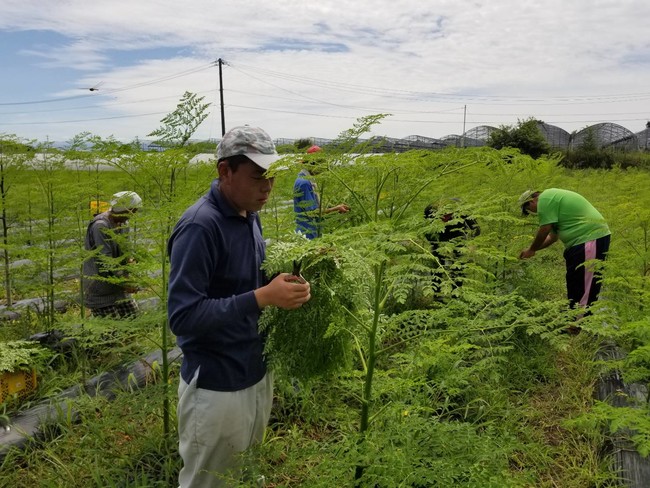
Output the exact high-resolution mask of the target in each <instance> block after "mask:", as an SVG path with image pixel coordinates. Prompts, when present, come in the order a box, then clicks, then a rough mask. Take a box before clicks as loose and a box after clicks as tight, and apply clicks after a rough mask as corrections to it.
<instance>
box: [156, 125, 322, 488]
mask: <svg viewBox="0 0 650 488" xmlns="http://www.w3.org/2000/svg"><path fill="white" fill-rule="evenodd" d="M277 159H279V156H278V154H277V153H276V151H275V146H274V145H273V141H272V140H271V138H270V137H269V136H268V134H267V133H266V132H264V131H263V130H262V129H259V128H255V127H249V126H243V127H235V128H234V129H232V130H230V131H229V132H228V133H226V134H225V135H224V136H223V138H222V140H221V142H220V144H219V146H218V148H217V160H218V163H217V169H218V174H219V177H218V179H216V180H214V181H213V182H212V185H211V187H210V190H209V191H208V193H207V194H206V195H204V196H203V197H201V198H200V199H199V200H198V201H197V202H196V203H195V204H194V205H192V206H191V207H190V208H188V209H187V210H186V211H185V213H184V214H183V216H182V217H181V218H180V220H179V221H178V223H177V224H176V226H175V228H174V230H173V232H172V235H171V237H170V239H169V243H168V253H169V256H170V262H171V268H170V275H169V294H168V304H167V308H168V316H169V325H170V328H171V330H172V332H173V333H174V334H175V335H176V336H177V343H178V345H179V347H180V348H181V350H182V351H183V362H182V365H181V379H180V384H179V388H178V409H177V417H178V429H179V452H180V455H181V457H182V459H183V468H182V469H181V471H180V474H179V484H180V486H181V487H182V488H188V487H199V486H200V487H202V488H204V487H219V486H230V484H231V483H234V484H236V483H237V482H238V480H239V478H240V476H241V474H242V470H243V467H242V465H241V456H240V454H241V453H242V452H243V451H245V450H246V449H248V448H249V447H251V446H252V445H254V444H255V443H258V442H260V441H261V440H262V437H263V434H264V430H265V428H266V425H267V422H268V420H269V416H270V413H271V404H272V400H273V376H272V372H271V371H267V364H266V359H265V357H264V343H265V337H264V335H263V334H261V333H260V332H259V330H258V318H259V316H260V313H261V310H262V309H263V308H264V307H267V306H271V305H273V306H277V307H281V308H284V309H289V310H290V309H296V308H298V307H301V306H302V305H303V304H304V303H305V302H307V301H308V300H309V299H310V297H311V295H310V289H309V283H307V282H306V281H305V280H304V279H302V278H297V277H294V276H292V275H291V274H289V273H280V274H279V275H278V276H276V277H275V278H274V279H273V280H271V281H269V280H267V278H266V277H265V276H264V273H263V271H262V269H261V265H262V262H263V261H264V257H265V242H264V239H263V237H262V227H261V223H260V217H259V215H258V213H257V212H258V211H259V210H261V209H262V207H263V206H264V204H265V203H266V202H267V200H268V198H269V194H270V192H271V189H272V187H273V179H272V178H268V177H267V175H266V171H267V170H268V169H269V167H270V165H271V164H272V163H273V162H274V161H276V160H277ZM236 486H238V485H237V484H236Z"/></svg>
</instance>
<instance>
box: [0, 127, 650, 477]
mask: <svg viewBox="0 0 650 488" xmlns="http://www.w3.org/2000/svg"><path fill="white" fill-rule="evenodd" d="M349 142H350V144H349V145H347V146H346V145H341V146H339V147H337V148H333V149H332V150H331V151H330V150H326V151H324V152H322V153H317V156H314V158H318V160H317V161H316V165H317V166H318V168H319V169H320V172H319V173H318V175H317V176H316V180H317V182H318V186H319V189H320V192H321V198H322V206H323V207H327V206H329V205H330V204H332V205H333V204H338V203H341V202H345V203H347V204H348V205H349V206H350V208H351V211H350V212H349V213H347V214H328V215H326V216H324V218H323V226H322V236H321V237H320V238H318V239H315V240H313V241H308V240H306V239H304V238H302V237H301V236H299V235H297V234H295V233H294V220H293V218H294V216H293V206H292V191H293V190H292V187H293V181H294V179H295V177H296V174H297V172H298V171H299V167H300V163H299V161H298V160H297V158H296V157H294V156H288V157H287V159H286V160H284V161H283V162H282V164H280V165H279V167H278V168H277V170H276V173H275V186H274V190H273V193H272V198H271V200H270V201H269V203H268V204H267V206H266V207H265V209H264V210H263V211H262V212H261V217H262V222H263V226H264V233H265V237H266V238H267V240H268V248H267V260H266V262H265V265H264V266H265V269H266V271H267V272H268V274H269V275H272V274H274V273H276V272H278V271H286V272H288V271H290V270H291V266H292V262H293V261H294V260H296V261H297V260H301V261H302V270H303V271H302V274H303V276H304V277H305V278H306V279H307V280H308V281H309V282H310V283H311V288H312V300H311V301H310V302H309V303H307V304H306V305H305V306H304V307H302V308H301V309H299V310H296V311H290V312H288V311H283V310H279V309H268V310H265V312H264V314H263V316H262V320H261V324H260V326H261V327H263V328H264V329H265V330H266V331H267V333H268V335H269V341H268V351H267V353H268V357H269V360H270V362H271V364H272V365H273V368H274V371H275V380H276V395H275V397H276V398H275V403H274V409H273V412H272V418H271V423H270V425H269V428H268V429H267V434H266V437H265V440H264V442H263V443H262V444H261V445H260V446H259V447H258V448H256V449H255V450H254V451H253V452H250V453H246V454H247V456H249V457H250V458H251V460H252V462H253V464H254V465H255V466H256V467H257V469H258V471H259V474H260V475H263V476H264V478H265V480H266V486H268V487H294V486H305V487H334V486H364V487H365V486H367V487H389V488H392V487H398V486H402V487H476V488H479V487H480V488H486V487H494V488H503V487H549V488H551V487H562V488H578V487H584V488H587V487H601V486H614V485H615V484H616V480H617V478H618V477H619V474H618V473H616V472H615V471H614V469H613V466H614V464H613V458H614V452H613V449H612V447H611V446H612V445H614V444H615V443H616V442H619V441H620V439H623V440H624V441H625V442H628V443H629V445H630V446H631V447H632V448H633V449H635V450H637V451H638V452H639V453H640V454H641V455H643V456H645V455H647V454H648V453H649V452H650V442H649V441H648V439H650V422H648V405H647V402H645V403H643V402H641V403H640V404H638V405H633V406H630V407H626V408H616V407H614V406H613V405H612V404H610V403H609V402H607V401H601V400H598V399H596V398H595V396H594V391H595V389H596V385H597V383H598V381H599V378H602V377H606V376H608V375H610V374H612V372H613V371H616V372H618V373H620V375H621V376H622V378H623V379H624V381H625V382H626V383H636V384H640V385H643V386H644V387H645V385H647V383H648V381H649V380H650V316H649V315H648V312H647V310H648V307H649V306H650V284H649V283H648V281H649V279H650V191H649V190H650V173H649V172H648V169H643V168H633V167H630V168H627V169H622V168H621V167H614V168H612V169H585V170H570V169H566V168H563V167H562V166H561V165H560V164H559V162H560V158H561V156H559V155H551V156H546V157H541V158H539V159H537V160H533V159H532V158H530V157H529V156H525V155H522V154H520V153H519V152H518V151H517V150H514V149H501V150H494V149H491V148H487V147H484V148H471V149H454V148H450V149H445V150H441V151H411V152H407V153H403V154H380V155H363V154H361V155H359V153H363V148H358V147H355V146H354V140H353V138H352V139H351V140H350V141H349ZM43 154H44V156H43ZM189 160H190V155H189V154H186V153H184V152H183V151H182V150H168V151H164V152H160V153H143V152H137V151H135V152H124V151H123V150H118V149H116V148H115V147H112V146H111V145H107V146H106V147H101V148H99V149H95V150H93V151H72V150H71V151H63V152H60V151H56V152H55V151H47V148H45V149H44V151H42V152H41V156H40V157H38V158H36V157H35V156H34V155H33V154H30V153H17V154H14V155H7V154H0V163H1V164H0V193H1V194H0V197H1V198H2V199H1V207H0V210H1V211H2V215H1V217H2V224H3V231H4V234H3V235H4V242H3V243H2V244H1V245H0V250H1V251H2V253H1V254H2V262H0V269H1V270H2V276H3V286H2V288H0V304H1V305H4V306H5V307H6V308H5V310H13V308H12V307H13V305H14V304H16V303H19V302H20V301H21V300H24V299H28V298H38V299H40V303H42V306H41V307H38V308H25V309H22V313H20V315H19V317H17V318H16V317H14V318H13V320H9V319H5V320H3V321H2V322H0V341H1V342H0V366H1V367H2V368H0V369H1V370H0V372H2V371H10V370H12V369H14V368H15V369H21V368H22V369H31V368H34V369H35V370H36V373H37V376H38V385H37V387H36V389H35V391H33V392H32V393H31V394H30V395H29V396H27V397H25V398H16V397H11V398H7V399H6V401H5V403H3V404H2V406H1V407H0V409H1V410H0V414H1V415H0V419H4V420H5V422H7V421H8V419H10V418H11V417H12V416H13V415H16V414H18V413H20V412H21V411H24V410H27V409H29V408H30V407H33V406H34V405H36V404H38V403H39V402H43V401H48V399H53V398H57V395H58V394H59V393H60V392H62V391H64V390H65V389H67V388H69V387H71V386H74V385H78V384H82V383H84V382H86V381H87V380H88V379H89V378H92V377H94V376H96V375H98V374H100V373H102V372H104V371H108V370H110V369H112V368H115V367H116V366H119V365H121V364H125V363H130V362H132V361H136V360H137V359H138V358H140V357H142V356H144V355H146V354H148V353H150V352H151V351H153V350H157V349H163V350H165V351H167V350H169V349H171V348H172V347H173V346H174V338H173V337H172V336H171V333H169V332H168V329H167V323H166V315H165V307H164V304H165V300H166V295H165V293H166V286H167V282H166V279H167V269H168V264H167V259H166V255H165V248H166V241H167V238H168V236H169V234H170V232H171V229H172V227H173V225H174V223H175V222H176V220H177V219H178V217H179V216H180V215H181V213H182V211H183V210H184V209H185V208H186V207H187V206H189V205H190V204H191V203H192V202H194V201H195V200H196V198H198V197H199V196H200V195H202V194H203V193H204V192H205V191H207V189H208V186H209V182H210V181H211V179H212V178H214V176H215V174H216V172H215V168H214V165H213V164H207V163H197V164H192V165H190V164H189ZM551 187H559V188H565V189H569V190H574V191H577V192H579V193H581V194H582V195H584V196H585V197H586V198H587V199H588V200H590V201H591V202H592V203H593V204H594V206H595V207H596V208H598V209H599V210H600V211H601V213H602V214H603V215H604V217H605V218H606V219H607V220H608V223H609V225H610V228H611V230H612V245H611V249H610V254H609V256H608V259H607V261H606V263H605V265H604V267H603V275H604V278H603V291H602V293H601V299H600V300H599V301H598V303H597V305H596V306H595V307H594V310H593V312H594V313H593V314H592V315H590V316H588V317H584V318H582V319H580V318H579V317H577V312H576V311H572V310H569V309H568V307H567V303H566V299H565V285H564V260H563V257H562V248H561V244H556V245H555V246H553V247H551V248H549V249H546V250H544V251H541V252H538V254H537V255H536V256H535V257H534V258H533V259H531V260H527V261H521V260H519V259H518V255H519V252H520V251H521V250H522V249H523V248H525V247H527V246H528V245H529V244H530V242H531V241H532V238H533V236H534V233H535V231H536V220H535V218H534V217H532V218H531V217H529V218H527V219H526V218H523V217H521V215H520V210H519V208H518V207H517V198H518V196H519V195H520V194H521V192H522V191H524V190H526V189H540V190H541V189H545V188H551ZM121 190H133V191H136V192H138V194H139V195H141V196H142V198H143V201H144V206H143V209H142V210H141V211H140V212H139V213H138V214H136V215H135V216H134V217H133V219H132V221H131V226H132V232H131V237H130V249H131V252H132V254H133V257H134V258H135V264H133V265H131V266H132V267H131V269H130V272H131V275H132V276H134V277H135V278H136V279H137V281H138V283H139V286H140V291H139V292H138V294H137V295H136V298H137V299H139V300H151V303H153V304H154V305H153V306H150V307H148V308H147V309H146V310H145V311H144V312H143V313H142V314H141V315H140V316H138V317H137V318H135V319H133V320H128V321H111V320H107V319H103V320H100V319H97V318H92V317H89V316H88V315H89V314H88V313H87V311H86V310H84V309H83V307H81V306H80V305H79V294H80V283H79V272H80V268H81V263H82V262H83V260H84V258H85V257H87V254H86V252H85V251H84V250H83V241H84V235H85V230H86V225H87V223H88V222H89V220H90V217H91V211H90V204H91V202H99V201H107V200H108V199H109V198H110V195H111V194H113V193H115V192H117V191H121ZM430 204H433V205H434V206H435V207H436V212H437V213H436V215H443V214H447V213H453V214H454V215H455V216H458V215H467V216H471V217H473V218H474V219H475V220H476V221H477V222H478V225H479V226H480V235H478V236H476V237H473V238H471V239H461V241H460V242H458V243H456V245H452V244H444V245H442V246H441V247H440V249H439V250H438V252H439V253H441V254H442V255H443V256H445V259H440V258H438V257H436V256H435V255H434V254H433V253H432V252H431V247H430V245H429V242H428V241H427V236H428V235H432V234H436V233H437V232H440V231H441V230H442V229H443V226H444V223H443V222H442V221H441V220H440V219H425V218H424V209H425V207H427V205H430ZM59 303H64V304H66V306H65V307H64V310H61V307H60V306H55V305H57V304H59ZM576 320H580V326H581V328H582V332H581V333H580V334H578V335H571V334H566V333H564V332H565V330H566V327H567V326H569V325H571V324H574V323H575V322H576ZM53 330H57V331H61V332H62V333H63V335H64V336H65V337H66V338H72V339H74V344H73V345H72V347H70V348H69V349H65V350H60V349H58V350H57V349H51V348H47V347H45V346H43V345H41V344H35V343H33V342H30V341H26V339H27V338H28V337H30V336H31V335H33V334H35V333H39V332H47V331H53ZM612 343H615V344H617V345H618V346H620V348H621V349H622V350H624V351H625V352H626V355H625V356H624V357H622V358H619V359H617V360H611V361H604V360H601V359H599V358H600V356H599V355H598V352H599V350H601V349H602V348H603V347H604V345H606V344H612ZM178 370H179V364H178V362H177V361H171V362H169V363H168V362H167V361H163V363H161V364H159V365H156V367H155V368H154V372H155V374H154V375H153V376H152V377H151V378H149V380H148V384H147V385H146V387H143V388H136V387H133V386H132V385H131V386H129V385H128V384H127V385H124V388H123V389H121V390H120V391H117V392H115V394H114V395H112V396H110V397H106V396H102V395H85V394H84V395H80V396H78V397H76V398H71V399H69V400H68V401H67V402H66V403H65V405H67V408H62V409H61V412H60V415H59V418H58V419H57V421H56V422H52V423H51V424H50V425H48V426H47V428H46V429H45V430H44V432H43V435H41V436H40V437H39V438H38V439H34V440H33V441H32V442H30V443H29V444H28V446H27V448H26V449H25V450H11V451H9V452H8V453H7V454H6V456H5V457H4V460H3V461H2V467H1V472H0V486H7V487H14V488H22V487H25V488H27V487H29V488H32V487H36V486H42V487H71V486H84V487H95V486H96V487H106V486H115V487H168V486H176V477H177V473H178V470H179V469H180V459H179V457H178V454H177V451H176V442H177V433H176V428H175V412H174V409H175V402H176V387H177V385H178ZM73 413H74V414H73Z"/></svg>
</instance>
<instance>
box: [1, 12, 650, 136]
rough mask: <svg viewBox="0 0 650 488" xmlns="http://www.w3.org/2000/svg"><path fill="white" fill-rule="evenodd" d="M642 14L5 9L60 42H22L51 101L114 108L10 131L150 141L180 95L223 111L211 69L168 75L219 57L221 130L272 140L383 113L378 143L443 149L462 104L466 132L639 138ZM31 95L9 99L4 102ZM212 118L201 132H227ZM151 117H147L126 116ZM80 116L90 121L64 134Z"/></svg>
mask: <svg viewBox="0 0 650 488" xmlns="http://www.w3.org/2000/svg"><path fill="white" fill-rule="evenodd" d="M648 18H650V3H648V2H642V1H637V0H630V1H626V2H621V1H610V0H600V1H587V0H574V1H572V2H566V1H559V0H547V1H544V2H541V1H532V0H531V1H521V0H520V1H515V0H500V1H491V2H488V1H478V0H477V1H444V0H438V1H429V2H421V1H413V0H402V1H386V0H383V1H373V2H369V1H359V2H342V1H333V0H329V1H328V0H322V1H319V2H302V1H288V0H279V1H275V2H262V1H253V0H248V1H246V0H242V1H239V2H219V3H217V2H212V1H207V0H194V1H190V2H183V3H179V2H171V1H167V0H165V1H156V2H153V1H133V0H131V1H128V2H126V1H123V0H115V1H112V2H104V3H99V4H97V3H96V4H92V5H88V4H87V2H82V1H78V0H70V1H66V2H43V1H17V0H5V1H4V2H3V3H2V5H1V6H0V41H1V39H2V37H1V36H2V35H3V32H16V31H21V30H26V31H28V30H41V31H42V30H45V31H52V32H55V33H58V34H59V35H60V36H62V37H61V40H59V41H57V42H55V43H53V44H52V45H48V46H42V45H40V46H39V45H30V44H29V43H28V44H26V45H24V46H21V47H20V51H21V52H22V53H27V54H30V56H23V57H24V58H25V59H26V60H28V61H29V62H32V63H33V64H37V65H42V66H43V69H44V71H43V73H44V75H43V78H44V79H45V78H46V73H48V72H50V73H54V72H57V73H61V76H64V74H67V76H68V77H69V78H70V79H71V81H70V83H68V86H67V88H66V89H59V90H57V95H56V96H75V94H78V88H79V87H89V86H94V85H95V84H96V83H98V82H100V81H101V82H103V84H102V86H101V89H100V90H99V91H98V92H93V93H92V95H93V96H94V97H95V98H87V99H84V103H89V102H92V103H93V104H95V105H101V106H102V107H103V109H104V110H103V111H100V110H99V108H97V109H95V108H92V109H88V108H84V109H80V110H79V111H78V113H76V112H74V111H70V110H66V111H65V113H62V114H57V113H47V114H44V113H42V112H41V113H35V114H33V115H31V120H38V121H43V120H44V119H47V120H50V121H51V123H50V124H49V125H43V126H40V125H33V126H30V125H16V126H15V127H9V129H8V128H7V125H0V132H13V133H17V134H21V133H23V129H25V132H30V133H34V134H35V135H36V136H37V137H42V135H43V134H50V135H51V136H52V137H56V138H61V137H63V135H65V137H66V138H69V137H71V136H72V135H74V134H75V133H77V132H80V131H81V130H90V131H92V132H95V133H98V134H100V135H109V134H113V135H115V136H116V137H118V138H124V139H131V138H133V137H135V136H139V137H144V136H145V135H146V134H147V133H148V132H150V131H151V130H153V129H154V128H156V127H157V126H158V121H159V119H160V118H162V115H160V114H163V115H164V114H165V113H167V112H169V111H171V110H172V109H173V108H174V107H175V104H176V101H177V100H178V98H180V96H181V95H182V93H183V92H184V91H186V90H189V91H193V92H197V93H200V94H202V95H205V96H206V101H212V102H218V94H217V91H216V90H217V88H218V79H217V71H216V68H212V69H206V70H203V71H199V72H196V73H193V74H191V75H190V74H187V75H186V76H179V77H175V78H172V79H165V78H166V77H170V76H171V75H175V74H180V73H185V72H187V71H188V70H193V69H194V68H196V67H200V66H206V65H207V64H208V63H209V62H211V61H214V60H215V59H216V58H218V57H222V58H224V59H225V60H227V61H228V62H230V63H231V66H227V67H225V68H224V85H225V89H226V106H227V112H226V122H227V125H228V126H231V125H234V124H239V123H255V124H257V125H260V126H262V127H265V128H266V127H268V128H269V129H268V130H269V133H271V135H272V136H274V137H304V136H322V137H334V136H335V135H336V134H338V133H339V132H340V131H342V130H344V129H346V128H348V127H350V126H351V124H352V123H353V121H354V119H355V118H356V117H358V116H361V115H367V114H369V113H376V112H379V111H381V112H391V113H394V114H395V115H394V116H393V117H391V118H389V119H387V120H386V121H385V122H384V123H383V124H382V126H381V127H380V128H379V129H378V132H379V133H384V134H386V135H390V136H393V137H401V136H406V135H409V134H421V135H426V136H430V137H441V136H444V135H446V134H449V133H459V132H461V131H462V127H463V125H462V124H463V112H464V110H465V107H467V122H466V128H467V129H469V128H471V127H473V126H475V125H480V124H482V123H489V124H491V125H499V124H514V123H516V121H517V120H518V119H522V118H526V117H528V116H537V117H540V118H542V119H544V120H546V121H547V122H550V123H556V124H557V125H559V126H561V127H563V128H565V129H567V130H577V129H580V128H582V127H584V126H585V125H587V124H588V123H591V122H595V121H607V120H611V121H619V122H620V123H621V124H622V125H624V126H626V127H628V128H630V129H632V130H641V129H642V128H643V127H644V126H645V117H647V115H645V114H646V113H647V114H648V115H650V110H649V109H650V106H649V105H650V102H649V100H650V90H646V87H645V83H644V80H647V79H648V74H649V71H650V62H648V61H650V43H649V42H648V38H647V34H646V31H647V28H646V25H645V24H646V21H647V19H648ZM165 49H166V50H167V51H165ZM151 50H155V51H151ZM143 53H145V54H143ZM129 56H135V59H132V58H130V57H129ZM152 81H155V83H152ZM0 88H2V86H1V85H0ZM76 90H77V91H76ZM43 92H44V91H43ZM626 94H644V95H643V96H638V95H637V96H636V97H622V95H626ZM586 97H592V98H590V99H587V98H586ZM33 99H34V97H33V96H32V97H30V96H29V95H28V94H24V93H4V92H3V94H2V96H1V97H0V102H5V101H7V100H15V101H21V100H33ZM524 99H525V100H527V101H524ZM79 103H80V104H81V102H79ZM246 107H253V108H246ZM31 108H33V109H37V108H38V107H31ZM66 108H68V109H69V108H70V106H68V107H66ZM364 108H367V110H364ZM217 109H218V107H217V106H216V105H215V106H214V107H213V116H212V117H211V118H210V120H208V121H206V122H205V123H204V125H203V126H202V127H201V130H200V134H197V136H200V137H209V136H212V137H215V136H219V135H220V122H219V117H218V113H217V112H218V110H217ZM12 110H13V111H16V109H15V107H12ZM70 112H72V113H70ZM3 113H6V107H3V106H0V115H1V114H3ZM91 113H92V115H91ZM141 114H153V115H148V116H146V115H142V116H140V117H137V118H128V117H125V116H134V115H141ZM303 114H307V115H303ZM69 115H70V117H68V116H69ZM26 117H27V116H26V115H25V114H24V113H23V114H22V115H21V116H20V118H16V119H14V120H16V121H24V120H25V119H26ZM103 117H121V118H113V119H108V120H99V119H101V118H103ZM4 118H5V119H6V117H4ZM81 119H87V120H90V119H95V120H92V121H91V122H89V123H88V124H85V125H84V124H83V123H80V122H75V123H70V124H63V123H58V122H57V121H61V120H81ZM55 134H56V135H55Z"/></svg>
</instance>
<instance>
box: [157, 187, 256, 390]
mask: <svg viewBox="0 0 650 488" xmlns="http://www.w3.org/2000/svg"><path fill="white" fill-rule="evenodd" d="M168 252H169V256H170V261H171V269H170V275H169V296H168V303H167V311H168V315H169V325H170V328H171V330H172V332H173V333H174V334H176V336H177V343H178V345H179V347H180V348H181V349H182V351H183V364H182V366H181V375H182V377H183V379H184V380H185V381H186V382H187V383H189V382H190V381H191V379H192V378H193V377H194V374H195V372H196V370H197V368H200V370H199V377H198V382H197V386H198V387H199V388H205V389H208V390H215V391H237V390H241V389H244V388H248V387H249V386H252V385H254V384H255V383H257V382H258V381H260V380H261V379H262V377H263V376H264V374H265V373H266V362H265V359H264V356H263V350H264V337H263V336H262V335H261V334H260V333H259V331H258V328H257V321H258V318H259V315H260V309H259V307H258V305H257V301H256V299H255V295H254V293H253V290H255V289H256V288H259V287H260V286H263V285H264V284H265V278H264V274H263V272H262V270H261V265H262V262H263V260H264V256H265V243H264V239H263V238H262V228H261V224H260V220H259V216H258V215H257V213H254V212H253V213H248V214H247V216H246V217H242V216H241V215H239V214H238V213H237V212H236V211H235V210H234V209H233V208H232V207H231V206H230V204H229V203H228V201H227V200H226V199H225V198H224V196H223V195H222V193H221V192H220V190H219V182H218V180H214V181H213V182H212V185H211V188H210V191H209V192H208V193H207V194H206V195H205V196H203V197H201V198H200V199H199V200H198V201H197V202H196V203H195V204H194V205H192V206H191V207H190V208H188V209H187V210H186V211H185V213H184V214H183V216H182V217H181V218H180V220H179V221H178V223H177V224H176V226H175V228H174V231H173V232H172V235H171V237H170V239H169V243H168Z"/></svg>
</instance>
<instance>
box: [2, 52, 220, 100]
mask: <svg viewBox="0 0 650 488" xmlns="http://www.w3.org/2000/svg"><path fill="white" fill-rule="evenodd" d="M215 63H216V62H215V61H213V62H211V63H209V64H207V65H202V66H199V67H196V68H191V69H188V70H185V71H181V72H179V73H174V74H171V75H167V76H163V77H161V78H156V79H154V80H149V81H143V82H141V83H135V84H133V85H128V86H125V87H122V88H114V89H109V90H102V93H103V94H106V95H110V94H111V93H119V92H123V91H127V90H133V89H135V88H142V87H145V86H150V85H156V84H158V83H162V82H163V81H169V80H173V79H176V78H180V77H183V76H188V75H191V74H194V73H198V72H200V71H204V70H206V69H210V68H212V67H214V66H216V64H215ZM97 96H101V95H99V94H94V93H93V94H84V95H75V96H70V97H59V98H49V99H44V100H30V101H22V102H0V106H10V105H38V104H42V103H53V102H65V101H69V100H79V99H85V98H88V97H97Z"/></svg>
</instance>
